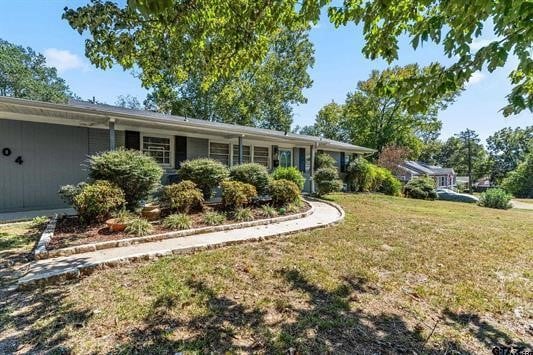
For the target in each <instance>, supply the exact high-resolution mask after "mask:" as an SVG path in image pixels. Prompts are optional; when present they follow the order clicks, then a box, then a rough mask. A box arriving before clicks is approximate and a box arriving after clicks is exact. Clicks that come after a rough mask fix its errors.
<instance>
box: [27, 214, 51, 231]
mask: <svg viewBox="0 0 533 355" xmlns="http://www.w3.org/2000/svg"><path fill="white" fill-rule="evenodd" d="M49 220H50V218H48V217H46V216H37V217H34V218H33V219H32V220H31V221H30V226H31V228H41V227H43V226H44V225H45V224H47V223H48V221H49Z"/></svg>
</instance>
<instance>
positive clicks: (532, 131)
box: [487, 126, 533, 183]
mask: <svg viewBox="0 0 533 355" xmlns="http://www.w3.org/2000/svg"><path fill="white" fill-rule="evenodd" d="M487 148H488V151H489V155H490V158H491V160H492V171H491V180H492V181H494V182H496V183H500V182H501V181H502V179H503V178H504V177H505V176H506V175H507V174H508V173H509V172H511V171H513V170H515V169H516V167H517V166H518V164H520V163H521V162H522V161H524V160H525V157H526V155H527V154H528V153H529V152H533V126H529V127H526V128H520V127H517V128H515V129H512V128H510V127H508V128H503V129H501V130H499V131H497V132H495V133H494V134H493V135H492V136H490V137H489V138H487Z"/></svg>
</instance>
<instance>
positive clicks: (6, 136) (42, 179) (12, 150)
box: [0, 119, 89, 212]
mask: <svg viewBox="0 0 533 355" xmlns="http://www.w3.org/2000/svg"><path fill="white" fill-rule="evenodd" d="M88 145H89V144H88V129H87V128H83V127H73V126H72V127H71V126H62V125H53V124H46V123H35V122H23V121H11V120H4V119H1V120H0V149H1V152H0V153H1V155H0V212H6V211H20V210H30V209H46V208H57V207H64V204H63V203H62V201H61V199H60V198H59V196H58V195H57V191H58V189H59V187H60V186H62V185H65V184H74V183H77V182H79V181H82V180H84V179H85V176H86V173H85V171H83V169H82V168H81V166H80V164H81V163H83V161H84V160H85V159H86V157H87V152H88Z"/></svg>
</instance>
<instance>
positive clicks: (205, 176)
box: [178, 158, 229, 199]
mask: <svg viewBox="0 0 533 355" xmlns="http://www.w3.org/2000/svg"><path fill="white" fill-rule="evenodd" d="M228 175H229V171H228V168H226V167H225V166H224V165H223V164H222V163H220V162H218V161H216V160H213V159H207V158H201V159H194V160H187V161H184V162H183V163H181V167H180V169H179V170H178V176H179V177H180V178H181V179H182V180H190V181H192V182H194V183H195V184H196V185H197V186H198V187H199V188H200V190H202V193H203V194H204V198H205V199H209V198H211V196H212V195H213V189H214V188H215V187H217V186H218V185H219V184H220V183H221V182H222V181H224V179H226V178H227V177H228Z"/></svg>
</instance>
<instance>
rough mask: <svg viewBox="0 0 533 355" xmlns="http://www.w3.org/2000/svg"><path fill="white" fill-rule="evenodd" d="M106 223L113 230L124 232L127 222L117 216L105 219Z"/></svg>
mask: <svg viewBox="0 0 533 355" xmlns="http://www.w3.org/2000/svg"><path fill="white" fill-rule="evenodd" d="M105 224H106V225H107V228H109V230H110V231H111V232H122V231H123V230H124V229H126V223H124V222H122V221H120V222H119V220H118V219H117V218H111V219H108V220H107V221H105Z"/></svg>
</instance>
